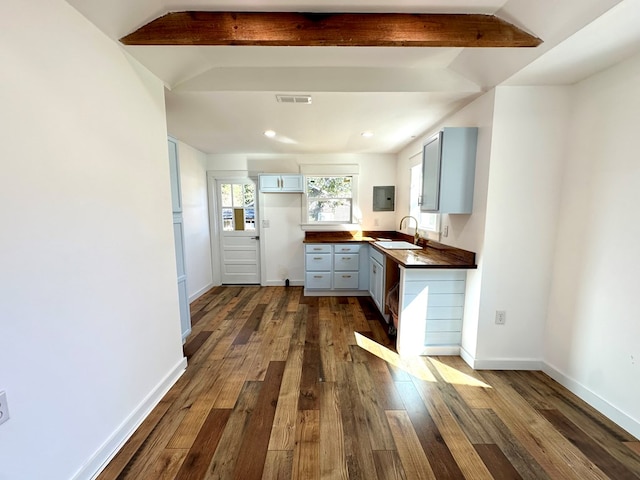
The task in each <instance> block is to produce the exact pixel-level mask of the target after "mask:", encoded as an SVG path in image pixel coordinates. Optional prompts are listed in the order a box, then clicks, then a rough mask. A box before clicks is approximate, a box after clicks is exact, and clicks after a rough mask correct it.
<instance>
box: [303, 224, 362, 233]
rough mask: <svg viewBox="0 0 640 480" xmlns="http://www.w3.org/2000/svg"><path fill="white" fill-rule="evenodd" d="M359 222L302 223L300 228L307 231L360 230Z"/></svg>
mask: <svg viewBox="0 0 640 480" xmlns="http://www.w3.org/2000/svg"><path fill="white" fill-rule="evenodd" d="M360 228H361V227H360V224H358V223H322V224H318V223H301V224H300V229H301V230H302V231H305V232H351V231H353V230H360Z"/></svg>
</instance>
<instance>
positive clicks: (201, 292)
mask: <svg viewBox="0 0 640 480" xmlns="http://www.w3.org/2000/svg"><path fill="white" fill-rule="evenodd" d="M213 287H215V285H214V284H213V282H211V283H209V284H208V285H205V286H204V287H202V288H201V289H200V290H198V291H197V292H195V293H194V294H193V295H191V296H190V297H189V303H191V302H194V301H196V300H197V299H198V298H200V297H201V296H202V295H204V294H205V293H207V292H208V291H209V290H211V289H212V288H213Z"/></svg>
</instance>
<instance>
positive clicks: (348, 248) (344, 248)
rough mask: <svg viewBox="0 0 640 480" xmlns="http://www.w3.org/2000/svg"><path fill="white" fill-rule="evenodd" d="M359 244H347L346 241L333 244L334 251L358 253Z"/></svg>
mask: <svg viewBox="0 0 640 480" xmlns="http://www.w3.org/2000/svg"><path fill="white" fill-rule="evenodd" d="M360 247H361V245H360V244H355V245H354V244H348V243H338V244H336V245H334V246H333V251H334V253H336V254H338V253H358V252H359V251H360Z"/></svg>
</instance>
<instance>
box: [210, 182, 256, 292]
mask: <svg viewBox="0 0 640 480" xmlns="http://www.w3.org/2000/svg"><path fill="white" fill-rule="evenodd" d="M216 186H217V188H216V190H217V192H218V206H219V208H218V211H217V212H216V214H217V216H218V222H219V223H218V224H219V225H220V230H219V231H220V275H221V281H222V283H223V284H259V283H260V244H259V240H260V237H259V236H258V233H259V231H258V228H257V226H258V208H257V207H258V206H257V198H258V195H257V189H256V184H255V182H254V181H253V180H251V179H250V178H236V179H224V180H217V182H216Z"/></svg>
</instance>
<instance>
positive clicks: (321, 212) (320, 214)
mask: <svg viewBox="0 0 640 480" xmlns="http://www.w3.org/2000/svg"><path fill="white" fill-rule="evenodd" d="M354 184H355V181H354V177H353V176H352V175H307V176H306V193H307V222H308V223H310V224H323V223H324V224H336V223H353V199H354Z"/></svg>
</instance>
